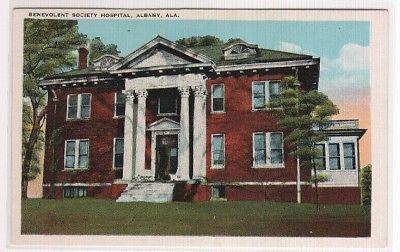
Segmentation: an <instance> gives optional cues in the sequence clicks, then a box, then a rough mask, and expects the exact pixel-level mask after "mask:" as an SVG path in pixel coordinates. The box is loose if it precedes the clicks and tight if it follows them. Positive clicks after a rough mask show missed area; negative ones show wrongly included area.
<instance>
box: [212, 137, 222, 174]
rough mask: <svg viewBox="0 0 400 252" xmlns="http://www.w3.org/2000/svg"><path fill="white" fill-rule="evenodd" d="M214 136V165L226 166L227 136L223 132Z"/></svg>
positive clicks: (214, 166) (216, 166)
mask: <svg viewBox="0 0 400 252" xmlns="http://www.w3.org/2000/svg"><path fill="white" fill-rule="evenodd" d="M211 138H212V140H211V141H212V143H211V144H212V153H211V154H212V165H211V167H213V168H222V167H224V166H225V136H224V135H223V134H214V135H212V136H211Z"/></svg>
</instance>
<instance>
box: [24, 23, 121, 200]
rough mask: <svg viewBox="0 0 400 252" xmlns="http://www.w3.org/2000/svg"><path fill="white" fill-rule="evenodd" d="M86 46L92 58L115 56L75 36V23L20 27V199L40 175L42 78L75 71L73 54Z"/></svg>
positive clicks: (43, 104)
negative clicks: (22, 36)
mask: <svg viewBox="0 0 400 252" xmlns="http://www.w3.org/2000/svg"><path fill="white" fill-rule="evenodd" d="M88 43H89V44H90V45H89V47H92V49H91V55H92V57H94V58H96V57H97V55H101V54H105V53H107V54H113V55H116V54H118V53H119V51H117V49H116V46H115V45H112V44H111V45H104V44H103V43H102V42H101V40H100V38H94V39H93V40H91V41H89V40H88V39H87V38H86V36H85V35H83V34H81V33H79V32H78V22H77V21H76V20H45V19H26V20H25V23H24V65H23V115H22V118H23V119H22V121H23V127H22V128H23V132H22V135H23V141H22V158H23V161H22V181H21V192H22V195H21V196H22V197H23V198H26V197H27V186H28V181H29V180H31V179H34V178H35V177H36V176H37V174H38V173H39V172H40V169H39V164H38V160H39V155H40V152H41V151H42V150H43V143H44V136H43V135H44V133H43V124H44V121H45V115H46V98H47V96H46V92H45V91H43V90H41V89H40V88H39V81H40V80H41V79H42V78H46V77H49V76H52V75H54V74H56V73H60V72H62V71H65V70H70V69H71V68H74V67H76V62H77V55H76V54H75V52H76V50H77V49H78V48H79V47H81V46H86V45H87V44H88Z"/></svg>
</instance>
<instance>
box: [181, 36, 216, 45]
mask: <svg viewBox="0 0 400 252" xmlns="http://www.w3.org/2000/svg"><path fill="white" fill-rule="evenodd" d="M176 43H178V44H180V45H183V46H186V47H195V46H211V45H222V44H223V43H224V41H222V40H221V39H219V38H217V37H215V36H211V35H206V36H193V37H189V38H181V39H178V40H177V41H176Z"/></svg>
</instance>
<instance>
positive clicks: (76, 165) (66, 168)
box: [63, 138, 90, 171]
mask: <svg viewBox="0 0 400 252" xmlns="http://www.w3.org/2000/svg"><path fill="white" fill-rule="evenodd" d="M73 141H74V142H75V149H74V156H75V157H74V158H75V159H74V168H69V167H66V166H65V165H66V163H67V156H66V154H67V142H73ZM83 141H87V159H88V160H87V166H86V167H79V166H78V163H79V143H80V142H83ZM89 145H90V141H89V139H88V138H84V139H66V140H65V141H64V167H63V171H76V170H88V169H89V160H90V159H89Z"/></svg>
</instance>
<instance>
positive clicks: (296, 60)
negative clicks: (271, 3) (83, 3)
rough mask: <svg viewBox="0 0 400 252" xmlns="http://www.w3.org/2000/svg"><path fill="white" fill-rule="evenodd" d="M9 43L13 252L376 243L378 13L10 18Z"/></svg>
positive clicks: (384, 172) (47, 13) (382, 180)
mask: <svg viewBox="0 0 400 252" xmlns="http://www.w3.org/2000/svg"><path fill="white" fill-rule="evenodd" d="M12 33H13V34H12V36H13V51H12V60H13V61H12V66H13V104H12V105H13V107H12V109H13V114H12V125H13V132H12V133H13V146H12V147H13V148H12V154H13V161H12V164H13V167H12V181H11V186H12V189H11V190H10V192H11V194H12V195H11V199H12V202H11V203H12V204H11V219H12V227H11V230H10V232H11V241H10V245H11V246H15V247H18V246H60V245H61V246H64V247H66V248H68V247H69V246H70V245H72V244H73V245H78V246H81V247H85V246H89V247H90V246H106V247H114V246H115V248H118V247H122V246H123V247H126V246H128V247H129V246H132V248H134V247H138V246H140V247H145V248H146V247H147V248H152V247H159V248H170V249H172V248H174V247H175V248H176V247H187V248H191V247H197V248H214V249H216V248H222V247H252V248H268V247H306V246H317V247H319V246H320V247H332V246H333V247H342V248H343V247H353V248H372V247H384V246H386V243H387V186H386V185H387V182H388V167H387V155H386V153H387V85H388V84H387V80H388V48H387V43H388V42H387V41H388V13H387V12H386V11H380V10H261V9H258V10H257V9H252V10H245V9H243V10H240V9H234V10H233V9H231V10H228V9H52V8H48V9H15V10H13V26H12Z"/></svg>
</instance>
